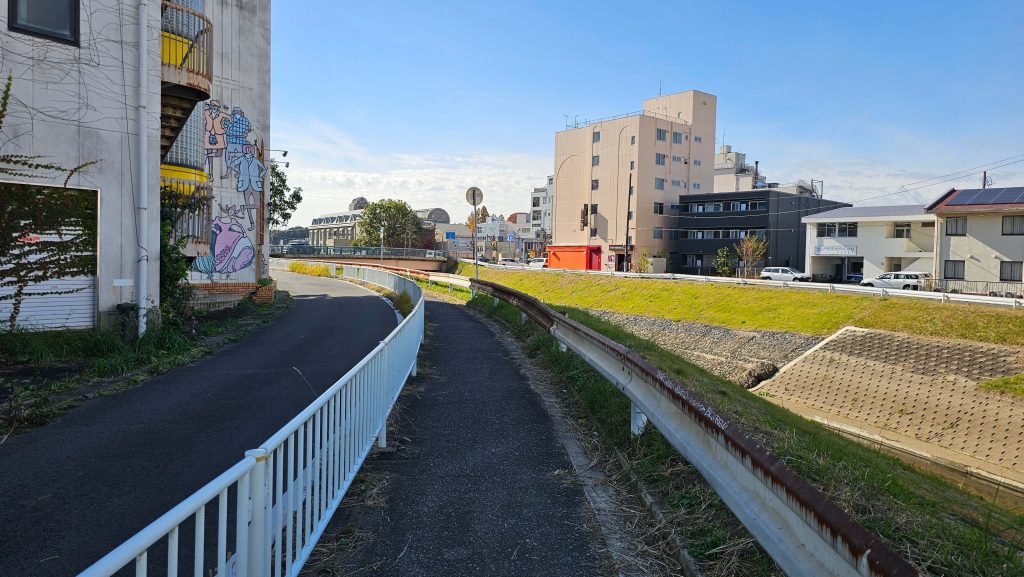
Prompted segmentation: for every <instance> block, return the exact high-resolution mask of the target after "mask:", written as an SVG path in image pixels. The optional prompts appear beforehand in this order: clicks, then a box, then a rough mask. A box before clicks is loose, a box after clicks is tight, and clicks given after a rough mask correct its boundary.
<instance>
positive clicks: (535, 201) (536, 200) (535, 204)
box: [533, 196, 540, 208]
mask: <svg viewBox="0 0 1024 577" xmlns="http://www.w3.org/2000/svg"><path fill="white" fill-rule="evenodd" d="M538 206H540V197H539V196H535V197H533V208H537V207H538Z"/></svg>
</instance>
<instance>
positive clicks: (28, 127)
mask: <svg viewBox="0 0 1024 577" xmlns="http://www.w3.org/2000/svg"><path fill="white" fill-rule="evenodd" d="M58 4H59V5H60V6H57V5H58ZM0 12H2V13H3V14H6V15H8V16H9V19H8V24H7V26H6V27H5V29H4V30H3V32H2V34H3V43H2V48H0V50H2V61H3V63H4V67H5V69H4V72H5V73H8V72H9V73H10V74H11V75H12V76H13V78H14V83H13V90H12V95H13V99H12V103H11V107H10V109H9V110H8V118H7V122H6V123H5V126H4V136H5V138H6V139H7V142H6V144H5V150H4V151H5V152H10V153H13V152H17V153H19V154H28V155H42V156H44V157H47V159H48V160H49V161H52V162H55V163H58V164H61V165H63V166H67V167H74V166H78V165H80V164H83V163H87V162H93V161H95V162H96V164H93V165H90V166H88V167H86V168H85V169H84V170H82V171H80V172H78V173H76V174H75V175H74V176H73V177H72V178H71V181H70V183H69V184H70V186H72V187H78V188H84V189H92V190H95V191H96V199H97V200H96V203H97V212H98V214H99V218H98V220H97V222H96V230H97V235H96V238H97V241H96V243H97V246H96V247H95V250H96V255H97V260H96V268H95V274H94V275H93V276H91V277H89V278H87V279H84V280H83V281H82V282H83V284H82V287H81V288H82V290H81V291H79V292H77V293H75V294H74V296H73V297H71V296H69V295H49V296H41V297H34V298H36V299H37V300H36V301H33V302H28V303H27V304H28V305H29V306H23V309H22V314H21V317H19V319H18V322H19V323H20V324H22V325H23V326H33V327H39V328H48V327H57V326H76V327H85V326H95V325H97V324H99V325H104V326H105V325H109V324H113V323H114V322H116V321H117V317H118V313H117V312H116V307H117V305H118V304H120V303H134V304H137V305H139V307H140V309H141V310H142V312H143V314H142V315H141V316H143V317H145V312H146V311H152V310H156V309H157V308H158V307H159V304H160V294H159V276H160V275H159V260H160V259H159V252H160V250H159V247H160V212H161V211H160V208H161V196H162V195H161V189H163V191H164V194H163V196H164V201H165V202H169V203H176V205H184V204H190V205H193V210H191V211H189V212H187V213H186V214H185V216H183V217H182V218H181V219H180V220H179V221H178V223H177V226H176V227H175V237H176V238H186V239H187V240H188V246H187V250H188V253H189V254H190V255H191V256H193V257H195V260H194V261H193V271H194V272H192V273H190V278H191V280H192V281H193V282H197V283H203V282H222V281H230V282H235V283H255V281H256V280H257V279H258V278H260V277H262V276H266V271H267V262H266V256H267V251H266V246H265V245H266V240H267V230H266V228H267V227H266V224H265V223H266V218H265V213H264V211H265V204H266V197H265V194H264V190H265V187H264V184H263V183H264V177H265V174H266V162H267V160H266V154H267V152H268V144H267V139H268V135H269V124H270V100H269V99H270V73H269V67H270V5H269V1H268V0H254V1H252V2H245V3H239V2H230V1H228V0H179V1H176V2H172V1H170V0H164V1H162V2H149V3H148V4H147V5H146V8H140V7H139V6H138V4H137V3H133V4H130V5H129V4H125V3H123V2H120V1H118V0H94V1H93V2H92V3H91V4H90V5H89V6H88V8H87V9H80V8H79V3H78V2H45V3H43V2H20V1H19V2H16V1H14V0H0ZM140 22H141V24H142V26H141V27H140V26H139V24H140ZM140 36H141V38H142V39H143V43H144V45H145V48H146V50H145V51H144V52H143V53H142V55H141V57H140V53H139V50H138V46H139V44H140V42H139V40H140ZM61 180H62V179H61ZM24 182H25V184H26V185H40V184H50V183H48V182H45V181H41V180H40V179H36V178H25V179H24ZM140 263H141V265H140ZM34 305H40V306H39V307H35V306H34ZM2 306H3V305H0V308H2Z"/></svg>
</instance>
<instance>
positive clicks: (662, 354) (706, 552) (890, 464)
mask: <svg viewBox="0 0 1024 577" xmlns="http://www.w3.org/2000/svg"><path fill="white" fill-rule="evenodd" d="M538 276H547V275H546V274H545V275H538ZM471 305H472V306H476V307H478V308H479V309H480V310H482V311H484V312H486V313H487V314H488V315H491V316H494V317H496V318H498V319H500V320H501V321H502V322H503V323H504V324H505V325H506V326H507V327H509V330H511V331H512V332H513V333H514V334H516V335H517V336H518V337H520V338H522V339H524V340H525V341H526V343H527V347H528V350H529V351H530V354H533V355H536V356H538V357H540V358H542V359H543V360H544V361H545V362H546V363H547V364H548V365H549V366H550V367H551V369H552V370H553V372H554V374H556V375H557V376H558V377H559V378H560V379H561V380H562V382H563V383H564V384H565V385H566V388H571V389H572V391H573V392H574V394H575V395H576V397H577V398H578V399H579V401H580V402H581V403H582V405H583V406H584V407H586V409H587V412H588V413H589V414H590V415H591V417H588V418H590V419H592V423H593V425H594V428H595V430H596V431H597V433H598V435H599V436H600V438H601V441H602V443H603V444H605V445H606V446H607V447H608V448H610V449H618V450H620V451H622V452H624V453H626V454H627V456H628V457H629V459H630V460H631V462H632V463H633V468H634V471H635V472H636V473H637V474H639V475H640V477H641V478H642V479H644V481H645V482H646V483H647V484H648V485H649V486H651V487H653V488H654V489H655V490H656V491H657V492H658V493H659V494H660V495H661V497H662V500H663V501H664V502H666V503H668V504H669V505H670V506H671V507H672V508H673V509H674V510H675V511H677V512H681V513H682V514H684V515H685V516H686V518H687V519H688V520H692V522H687V523H686V524H685V525H684V526H681V527H676V528H675V529H676V530H677V531H681V532H682V533H683V535H684V538H685V541H686V542H687V543H688V550H689V552H690V554H691V555H692V556H693V557H694V558H695V559H697V560H698V562H699V563H700V564H701V568H702V570H703V571H705V574H706V575H727V574H733V575H735V574H742V575H758V576H760V575H775V574H777V573H778V568H777V567H776V566H775V565H774V563H773V562H771V560H770V559H769V558H768V556H767V554H765V553H764V552H763V551H762V550H761V549H760V547H758V546H756V545H755V544H753V543H752V542H751V541H750V536H749V534H748V533H747V532H746V531H745V529H743V527H742V526H741V525H740V524H739V522H738V521H737V520H736V519H735V517H733V516H732V514H731V513H730V512H729V510H728V509H727V508H726V507H725V505H724V503H722V501H721V500H720V499H719V498H718V496H717V495H715V494H714V492H713V491H711V490H710V488H709V487H708V486H707V484H706V483H704V482H703V481H702V480H701V479H700V476H699V474H698V473H697V471H696V470H695V469H694V468H693V467H692V466H690V465H689V464H688V463H686V462H685V461H684V460H683V459H682V458H681V456H680V455H679V454H678V453H677V452H676V451H675V449H674V448H673V447H672V446H671V445H669V443H668V442H667V441H666V440H665V439H664V437H662V436H661V434H660V433H658V432H657V431H655V430H653V428H648V430H647V431H646V432H645V433H644V434H643V435H642V436H641V437H639V438H638V439H634V438H632V437H631V436H630V433H629V414H630V411H629V409H630V404H629V400H628V399H627V398H626V397H625V396H624V395H622V394H621V393H620V392H619V391H618V390H617V389H616V388H615V387H614V386H612V385H611V384H610V383H608V382H607V381H606V380H604V379H603V378H602V377H601V376H600V375H599V374H598V373H597V372H596V371H594V370H593V369H591V368H590V367H589V366H588V365H586V363H585V362H584V361H583V360H582V359H580V358H579V357H578V356H576V355H574V354H572V353H562V352H559V350H558V347H557V343H556V342H555V340H554V339H553V338H552V337H551V336H550V335H548V334H547V333H546V332H544V331H543V330H541V329H540V328H539V327H537V326H536V325H535V324H533V323H531V322H526V323H523V322H521V321H520V316H519V311H518V310H517V309H515V308H514V307H511V306H509V305H507V304H505V303H499V304H498V305H497V306H494V305H493V301H492V299H491V298H490V297H488V296H483V295H479V296H478V297H477V298H476V299H474V300H473V301H472V303H471ZM947 306H948V305H947ZM558 309H559V310H560V311H562V312H564V313H567V314H568V315H569V316H570V317H571V318H573V319H574V320H576V321H579V322H581V323H583V324H584V325H586V326H588V327H590V328H591V329H593V330H595V331H597V332H599V333H601V334H604V335H605V336H607V337H609V338H611V339H613V340H615V341H617V342H619V343H621V344H623V345H625V346H627V347H629V348H631V349H633V350H634V351H636V352H637V353H639V354H641V355H642V356H644V357H645V358H646V359H647V360H648V361H650V362H652V363H653V364H654V365H656V366H657V367H659V368H660V369H662V370H664V371H666V372H667V373H668V374H669V375H671V376H672V377H673V378H674V379H676V380H677V381H678V382H680V383H681V384H683V385H684V386H687V387H689V388H691V389H692V390H694V391H696V392H697V393H698V394H699V395H700V396H702V397H703V398H704V399H705V400H706V401H707V402H708V403H709V404H711V405H712V406H713V407H715V409H716V410H717V411H718V412H719V414H721V415H723V416H725V417H726V418H728V419H729V420H730V421H732V422H733V423H735V424H736V425H738V426H739V427H740V428H741V429H742V430H744V431H746V432H747V434H749V435H750V436H751V437H753V438H754V439H755V440H756V441H757V442H758V443H760V444H761V445H762V446H764V447H765V448H767V449H768V450H769V451H771V452H772V453H773V454H775V455H776V456H777V457H779V458H780V459H782V460H783V461H784V462H785V463H786V464H787V465H788V466H789V467H791V468H792V469H793V470H794V471H795V472H796V473H798V474H800V475H801V476H803V477H804V478H805V479H806V480H807V481H808V482H810V483H811V484H812V485H813V486H815V487H816V488H817V489H818V490H820V491H822V493H824V494H825V495H826V496H827V497H828V498H829V499H831V500H832V501H833V502H834V503H836V504H837V505H838V506H839V507H841V508H842V509H843V510H845V511H846V512H847V513H849V514H850V515H851V516H852V517H853V518H854V519H855V520H856V521H857V522H858V523H860V524H861V525H862V526H864V527H865V528H866V529H867V530H868V531H871V532H872V533H874V534H876V535H878V536H880V537H881V538H882V539H883V540H884V541H885V542H886V543H888V544H889V546H890V547H892V548H893V549H894V550H895V551H896V552H898V553H899V554H900V555H902V556H904V558H906V559H908V560H909V561H910V562H911V563H913V564H914V565H915V566H917V567H918V569H920V570H921V571H922V572H923V573H925V574H931V575H989V576H1006V577H1009V576H1017V575H1024V553H1022V551H1021V549H1020V547H1018V546H1017V545H1015V543H1020V542H1021V539H1022V537H1024V515H1020V514H1019V513H1017V512H1010V511H1005V510H1003V509H1001V508H999V507H997V506H995V505H993V504H991V503H989V502H986V501H985V500H983V499H982V498H980V497H977V496H975V495H972V494H970V493H967V492H965V491H962V490H960V489H958V488H956V487H955V486H953V485H952V484H950V483H948V482H946V481H944V480H942V479H940V478H938V477H935V476H933V475H930V474H928V473H925V472H922V471H920V470H918V469H915V468H913V467H912V466H909V465H907V464H904V463H902V462H900V461H899V460H897V459H895V458H893V457H889V456H887V455H884V454H881V453H879V452H877V451H874V450H873V449H871V448H869V447H865V446H863V445H860V444H857V443H855V442H853V441H851V440H849V439H846V438H844V437H841V436H839V435H838V434H835V433H833V432H831V431H828V430H826V429H825V428H823V427H821V426H820V425H818V424H817V423H814V422H811V421H808V420H806V419H803V418H801V417H799V416H798V415H795V414H793V413H790V412H789V411H786V410H785V409H783V408H781V407H778V406H775V405H773V404H771V403H769V402H768V401H767V400H765V399H762V398H760V397H758V396H757V395H754V394H751V393H750V392H749V391H747V390H746V389H744V388H743V387H742V386H740V385H737V384H735V383H731V382H729V381H726V380H724V379H720V378H718V377H716V376H714V375H712V374H710V373H707V372H705V371H703V370H702V369H700V368H699V367H696V366H695V365H693V364H691V363H689V362H687V361H686V360H684V359H682V358H680V357H678V356H676V355H674V354H672V353H671V352H669V351H667V350H665V349H663V348H661V347H660V346H658V345H657V344H655V343H653V342H651V341H649V340H646V339H642V338H640V337H637V336H634V335H632V334H631V333H628V332H626V331H625V330H623V329H621V328H619V327H617V326H616V325H613V324H611V323H609V322H606V321H603V320H601V319H599V318H597V317H595V316H593V315H590V314H587V313H585V312H583V311H581V310H578V309H571V308H564V307H558Z"/></svg>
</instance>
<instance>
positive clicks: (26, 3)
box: [8, 0, 78, 45]
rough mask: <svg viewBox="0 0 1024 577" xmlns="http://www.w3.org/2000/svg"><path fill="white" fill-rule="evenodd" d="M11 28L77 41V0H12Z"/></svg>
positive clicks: (45, 36) (51, 37) (9, 16)
mask: <svg viewBox="0 0 1024 577" xmlns="http://www.w3.org/2000/svg"><path fill="white" fill-rule="evenodd" d="M8 6H9V10H8V18H9V21H8V28H10V29H11V30H15V31H18V32H25V33H27V34H32V35H33V36H41V37H43V38H49V39H51V40H57V41H58V42H65V43H68V44H76V45H77V44H78V0H9V4H8Z"/></svg>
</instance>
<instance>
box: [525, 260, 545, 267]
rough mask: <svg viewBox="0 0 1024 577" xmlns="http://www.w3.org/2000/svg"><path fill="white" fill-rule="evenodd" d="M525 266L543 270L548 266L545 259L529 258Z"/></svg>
mask: <svg viewBox="0 0 1024 577" xmlns="http://www.w3.org/2000/svg"><path fill="white" fill-rule="evenodd" d="M527 266H530V267H533V268H545V267H546V266H548V259H546V258H531V259H530V262H528V263H527Z"/></svg>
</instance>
